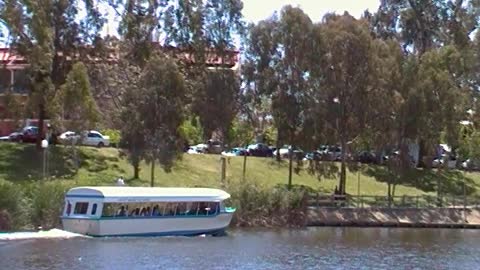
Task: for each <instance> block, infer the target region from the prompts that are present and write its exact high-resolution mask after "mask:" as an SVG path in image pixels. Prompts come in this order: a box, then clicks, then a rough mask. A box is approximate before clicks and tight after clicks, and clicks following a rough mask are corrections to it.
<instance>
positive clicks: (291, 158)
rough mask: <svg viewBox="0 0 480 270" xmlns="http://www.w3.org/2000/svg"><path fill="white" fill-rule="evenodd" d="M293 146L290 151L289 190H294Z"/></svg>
mask: <svg viewBox="0 0 480 270" xmlns="http://www.w3.org/2000/svg"><path fill="white" fill-rule="evenodd" d="M292 171H293V145H290V149H289V150H288V190H290V189H292Z"/></svg>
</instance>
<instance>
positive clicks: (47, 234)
mask: <svg viewBox="0 0 480 270" xmlns="http://www.w3.org/2000/svg"><path fill="white" fill-rule="evenodd" d="M75 237H89V236H86V235H83V234H78V233H72V232H67V231H63V230H60V229H51V230H48V231H38V232H12V233H0V241H9V240H26V239H68V238H75Z"/></svg>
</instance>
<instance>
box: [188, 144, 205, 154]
mask: <svg viewBox="0 0 480 270" xmlns="http://www.w3.org/2000/svg"><path fill="white" fill-rule="evenodd" d="M207 149H208V145H206V144H204V143H201V144H197V145H191V146H189V147H188V149H187V151H186V152H187V154H205V153H207Z"/></svg>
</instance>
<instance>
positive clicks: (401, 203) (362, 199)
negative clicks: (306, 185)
mask: <svg viewBox="0 0 480 270" xmlns="http://www.w3.org/2000/svg"><path fill="white" fill-rule="evenodd" d="M308 205H309V206H310V207H345V208H480V198H477V197H464V196H442V197H437V196H428V195H422V196H406V195H405V196H392V197H388V196H368V195H360V196H358V195H325V194H310V195H309V198H308Z"/></svg>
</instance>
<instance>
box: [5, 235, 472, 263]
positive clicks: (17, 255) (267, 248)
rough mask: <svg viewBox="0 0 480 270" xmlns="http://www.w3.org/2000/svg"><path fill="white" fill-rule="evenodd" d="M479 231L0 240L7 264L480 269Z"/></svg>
mask: <svg viewBox="0 0 480 270" xmlns="http://www.w3.org/2000/svg"><path fill="white" fill-rule="evenodd" d="M479 255H480V230H454V229H410V228H408V229H400V228H333V227H319V228H307V229H300V230H231V231H229V233H228V235H227V236H223V237H156V238H89V239H87V238H74V239H62V240H60V239H37V240H22V241H3V242H0V269H5V270H7V269H9V270H10V269H38V270H40V269H129V270H130V269H132V270H133V269H480V257H479Z"/></svg>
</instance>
